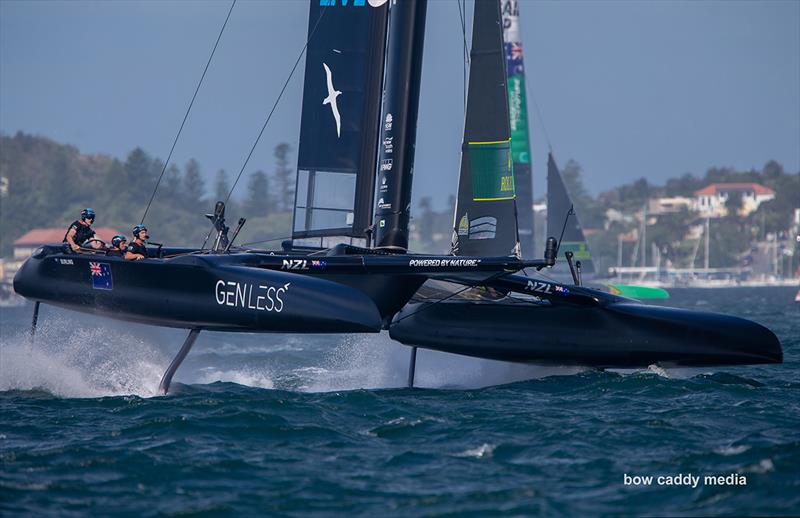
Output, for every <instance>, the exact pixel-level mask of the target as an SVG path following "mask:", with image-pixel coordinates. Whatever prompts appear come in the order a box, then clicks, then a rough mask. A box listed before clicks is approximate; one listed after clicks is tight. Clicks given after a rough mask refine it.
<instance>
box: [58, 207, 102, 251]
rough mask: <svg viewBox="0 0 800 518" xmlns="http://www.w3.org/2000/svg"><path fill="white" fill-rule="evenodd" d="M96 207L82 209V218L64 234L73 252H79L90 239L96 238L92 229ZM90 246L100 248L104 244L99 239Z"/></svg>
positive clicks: (65, 240)
mask: <svg viewBox="0 0 800 518" xmlns="http://www.w3.org/2000/svg"><path fill="white" fill-rule="evenodd" d="M94 216H95V215H94V209H90V208H88V207H87V208H85V209H83V210H82V211H81V219H77V220H75V221H73V222H72V224H71V225H70V226H69V228H68V229H67V233H66V234H64V243H67V244H68V245H69V248H70V249H71V250H72V251H73V252H78V251H80V249H81V245H83V244H84V243H85V242H86V241H87V240H88V239H93V238H94V230H92V223H94ZM90 246H91V247H92V248H94V249H98V248H100V247H101V246H102V245H101V244H100V242H99V241H92V242H91V244H90Z"/></svg>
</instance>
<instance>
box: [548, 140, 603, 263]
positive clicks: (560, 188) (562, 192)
mask: <svg viewBox="0 0 800 518" xmlns="http://www.w3.org/2000/svg"><path fill="white" fill-rule="evenodd" d="M572 206H573V204H572V198H570V195H569V191H568V190H567V186H566V185H565V184H564V179H563V178H562V177H561V172H560V171H559V170H558V166H557V165H556V161H555V159H554V158H553V154H552V153H549V154H548V156H547V235H548V236H560V235H561V229H562V228H563V229H564V237H563V238H562V239H561V243H559V249H558V257H557V263H556V268H558V265H559V264H562V265H563V264H564V263H565V260H564V252H567V251H570V252H572V253H573V254H575V255H574V257H575V260H576V261H580V262H581V269H582V270H583V273H584V275H589V274H593V273H595V268H594V261H592V256H591V254H590V253H589V245H588V244H587V243H586V236H585V235H584V233H583V227H582V226H581V220H580V218H579V217H578V211H579V210H580V207H575V208H574V212H575V213H574V214H571V215H570V216H569V218H568V219H567V224H566V227H565V226H564V219H565V218H567V213H568V212H569V208H570V207H572Z"/></svg>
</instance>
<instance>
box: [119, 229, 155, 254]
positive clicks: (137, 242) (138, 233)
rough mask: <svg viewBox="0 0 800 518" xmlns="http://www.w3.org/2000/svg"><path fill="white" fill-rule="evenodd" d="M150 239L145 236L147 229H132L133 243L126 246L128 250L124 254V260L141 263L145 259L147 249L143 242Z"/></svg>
mask: <svg viewBox="0 0 800 518" xmlns="http://www.w3.org/2000/svg"><path fill="white" fill-rule="evenodd" d="M147 239H150V236H149V235H148V234H147V227H145V226H144V225H136V226H135V227H133V241H131V244H129V245H128V250H127V251H126V252H125V259H127V260H128V261H141V260H142V259H147V247H146V246H145V244H144V242H145V240H147Z"/></svg>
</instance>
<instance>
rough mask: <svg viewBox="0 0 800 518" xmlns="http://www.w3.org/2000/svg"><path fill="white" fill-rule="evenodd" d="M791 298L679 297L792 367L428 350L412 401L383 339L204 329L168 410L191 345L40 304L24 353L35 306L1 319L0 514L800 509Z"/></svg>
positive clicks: (728, 292) (698, 293)
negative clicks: (637, 365) (728, 320)
mask: <svg viewBox="0 0 800 518" xmlns="http://www.w3.org/2000/svg"><path fill="white" fill-rule="evenodd" d="M794 291H795V289H792V288H763V289H721V290H688V289H687V290H674V291H673V297H672V299H670V300H669V301H667V302H666V304H668V305H674V306H680V307H692V308H697V309H701V310H714V311H723V312H726V313H731V314H735V315H739V316H743V317H746V318H750V319H753V320H756V321H758V322H760V323H762V324H765V325H767V326H768V327H770V328H771V329H772V330H773V331H775V332H776V334H777V335H778V336H779V338H780V339H781V342H782V344H783V347H784V354H785V363H784V364H782V365H769V366H752V367H737V368H716V369H674V370H663V369H660V368H658V367H652V368H650V369H645V370H641V371H606V372H599V371H593V370H587V369H579V368H559V367H547V368H545V367H537V366H523V365H512V364H504V363H499V362H490V361H482V360H476V359H469V358H461V357H457V356H451V355H446V354H440V353H434V352H430V351H424V350H420V353H419V356H418V370H417V382H418V385H419V387H420V388H417V389H413V390H409V389H406V388H402V387H403V386H404V383H405V378H406V369H407V364H408V349H407V348H406V347H403V346H401V345H399V344H396V343H394V342H392V341H391V340H390V339H389V338H388V336H387V335H386V334H385V333H384V334H381V335H349V336H335V335H325V336H300V335H233V334H222V333H203V334H201V336H200V339H199V340H198V342H197V344H196V345H195V348H194V350H193V351H192V353H191V354H190V355H189V357H188V358H187V360H186V362H185V363H184V365H183V366H182V367H181V370H180V371H179V372H178V374H177V376H176V378H175V380H176V384H175V385H173V387H174V393H173V394H171V395H169V396H167V397H161V396H157V395H156V389H157V386H158V382H159V379H160V377H161V374H162V372H163V370H164V368H165V367H166V365H167V364H168V363H169V360H170V359H171V357H172V355H174V353H175V352H176V351H177V349H178V347H179V346H180V344H181V342H182V340H183V337H184V333H183V332H180V331H177V330H165V329H155V328H149V327H144V326H138V325H131V324H124V323H119V322H114V321H111V320H106V319H100V318H94V317H88V316H84V315H79V314H75V313H68V312H64V311H60V310H56V309H53V308H51V307H47V306H45V307H43V308H42V311H41V314H40V328H39V331H38V334H37V336H36V341H35V344H34V345H30V343H29V341H28V336H27V329H28V326H29V321H30V315H31V306H27V307H23V308H2V309H0V321H1V323H2V337H1V342H0V346H1V348H0V462H1V463H2V464H1V466H2V467H0V514H2V515H4V516H26V515H27V516H43V515H58V516H84V515H90V514H91V515H97V514H100V515H112V514H114V515H118V514H122V515H131V516H157V515H181V516H187V515H188V516H194V515H201V516H216V515H240V514H244V515H254V514H258V515H263V514H270V515H289V516H292V515H296V516H309V515H321V516H328V515H345V514H346V515H375V514H378V513H380V514H381V515H383V516H419V515H461V514H471V515H480V516H484V515H502V516H508V515H547V516H553V515H556V516H558V515H563V516H576V515H579V516H598V515H620V514H625V515H665V514H668V515H698V514H702V515H716V514H727V515H730V514H800V304H796V303H794V302H793V298H794ZM677 475H683V478H677V479H675V478H669V479H666V478H663V479H661V483H659V479H658V477H659V476H661V477H673V476H677ZM642 476H644V477H647V476H652V477H654V478H653V480H652V482H651V483H650V484H649V485H645V484H644V483H642V484H638V485H637V484H634V482H636V481H640V480H639V479H635V478H634V477H642ZM690 476H695V477H699V482H698V483H694V482H693V479H691V478H689V477H690ZM706 476H709V477H712V476H722V477H727V478H723V483H721V484H720V483H714V484H712V483H707V482H706V479H705V477H706ZM626 480H627V481H628V482H629V483H627V484H626ZM715 480H716V479H715ZM667 481H671V482H680V483H681V484H672V485H668V484H667Z"/></svg>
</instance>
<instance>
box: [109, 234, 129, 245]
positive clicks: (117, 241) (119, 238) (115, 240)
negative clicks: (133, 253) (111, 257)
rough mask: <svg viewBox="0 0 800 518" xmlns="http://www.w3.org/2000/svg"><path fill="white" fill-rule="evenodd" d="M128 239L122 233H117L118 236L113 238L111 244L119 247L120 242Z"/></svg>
mask: <svg viewBox="0 0 800 518" xmlns="http://www.w3.org/2000/svg"><path fill="white" fill-rule="evenodd" d="M127 240H128V238H127V237H125V236H123V235H122V234H117V235H116V236H114V237H112V238H111V246H113V247H114V248H118V247H119V244H120V243H122V242H123V241H127Z"/></svg>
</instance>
